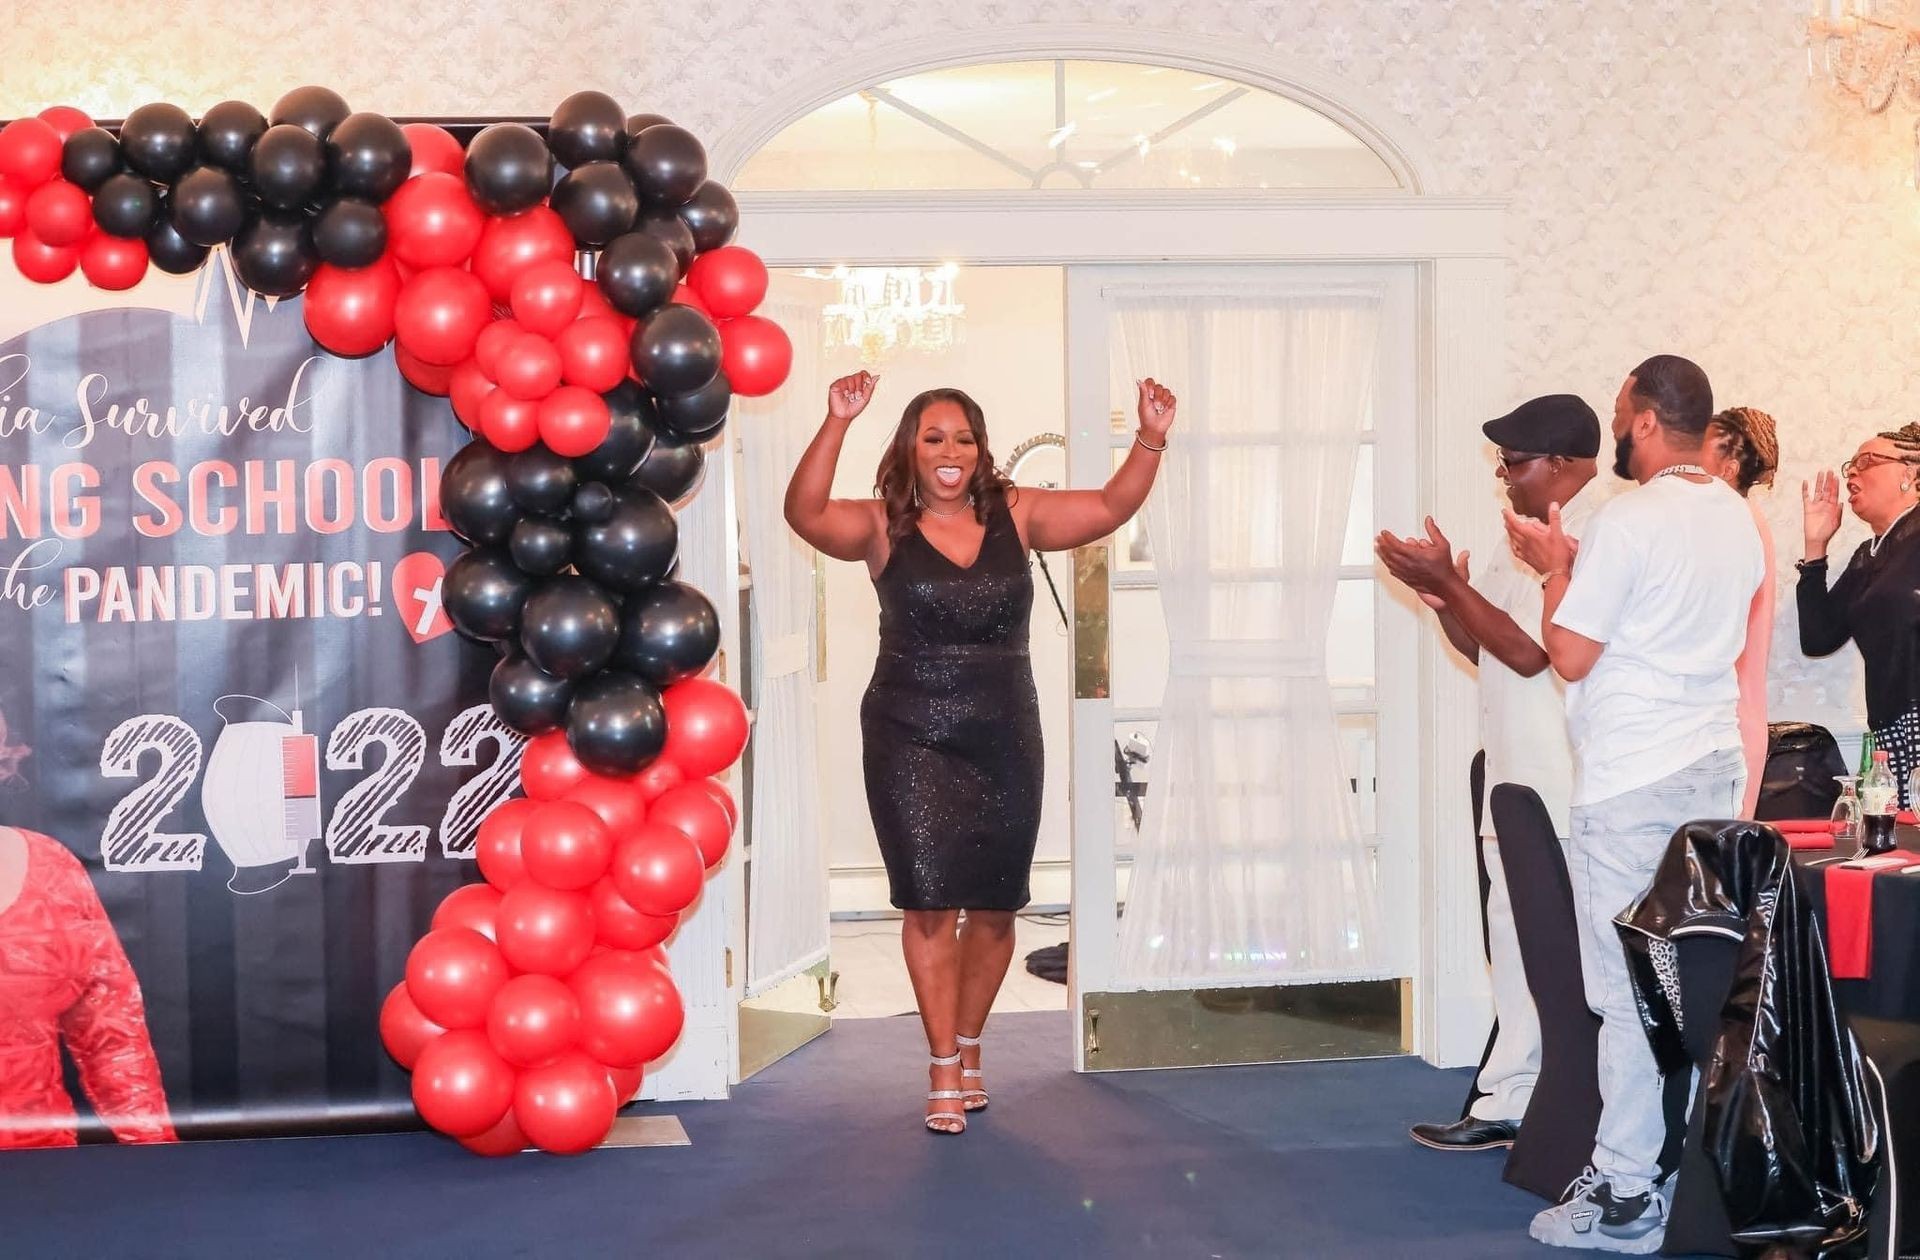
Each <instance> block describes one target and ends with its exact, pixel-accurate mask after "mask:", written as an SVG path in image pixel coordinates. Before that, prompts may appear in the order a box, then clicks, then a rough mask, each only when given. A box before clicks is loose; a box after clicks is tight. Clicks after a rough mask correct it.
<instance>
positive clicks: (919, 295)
mask: <svg viewBox="0 0 1920 1260" xmlns="http://www.w3.org/2000/svg"><path fill="white" fill-rule="evenodd" d="M805 274H807V275H810V276H813V277H815V278H818V279H827V280H833V281H835V282H836V283H838V284H839V286H840V300H839V301H837V302H830V303H828V304H827V305H826V306H824V307H822V308H821V311H820V314H821V318H822V321H823V326H824V333H825V339H826V345H827V348H828V349H829V350H835V349H853V350H856V351H858V352H859V354H860V357H861V359H862V360H863V361H864V362H867V363H870V364H871V363H879V362H882V361H883V360H886V359H889V358H892V357H893V356H895V355H897V354H900V353H902V352H909V351H911V352H920V353H938V352H941V351H945V350H949V349H952V348H953V347H954V346H956V345H958V344H960V340H961V326H960V321H961V318H962V317H963V316H964V315H965V314H966V311H967V308H966V307H965V306H963V305H961V303H960V302H958V301H957V300H955V298H954V282H955V280H956V279H957V278H958V276H959V274H960V268H958V267H957V266H955V265H954V264H952V263H948V264H946V265H945V266H941V267H933V268H922V267H835V268H834V269H833V270H832V271H830V272H819V271H810V272H807V273H805Z"/></svg>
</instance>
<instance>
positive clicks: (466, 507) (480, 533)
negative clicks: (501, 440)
mask: <svg viewBox="0 0 1920 1260" xmlns="http://www.w3.org/2000/svg"><path fill="white" fill-rule="evenodd" d="M440 513H441V515H442V516H444V517H446V518H447V527H448V528H449V529H451V530H452V531H453V533H454V536H455V537H457V538H459V539H460V540H461V541H462V542H465V543H468V544H470V545H472V546H475V547H491V546H498V545H499V544H501V543H504V542H506V541H507V536H508V535H509V534H510V533H512V532H513V526H514V522H515V521H518V520H519V519H520V509H519V508H518V507H517V506H515V504H514V502H513V493H512V491H511V490H509V489H508V486H507V456H506V455H505V454H503V453H502V452H501V451H499V450H497V449H495V448H494V447H492V446H489V445H488V444H487V443H485V442H480V441H474V442H469V443H467V444H466V445H465V446H463V447H461V448H460V450H459V451H458V453H456V454H455V455H454V457H453V458H452V459H450V460H448V461H447V466H446V468H445V469H444V470H443V471H442V472H441V474H440Z"/></svg>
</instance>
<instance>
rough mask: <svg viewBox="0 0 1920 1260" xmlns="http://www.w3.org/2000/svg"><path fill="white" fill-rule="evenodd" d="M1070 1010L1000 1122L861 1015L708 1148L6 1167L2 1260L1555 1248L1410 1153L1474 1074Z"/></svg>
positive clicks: (718, 1106) (415, 1137) (1006, 1061)
mask: <svg viewBox="0 0 1920 1260" xmlns="http://www.w3.org/2000/svg"><path fill="white" fill-rule="evenodd" d="M1067 1035H1068V1032H1067V1023H1066V1016H1065V1014H1064V1013H1062V1014H1053V1013H1047V1014H1014V1015H1004V1016H997V1017H996V1018H995V1019H994V1022H993V1025H992V1027H991V1028H990V1029H989V1030H988V1042H987V1047H988V1048H987V1072H988V1077H987V1079H988V1084H989V1085H990V1087H991V1088H992V1091H993V1105H992V1107H991V1108H990V1109H989V1110H988V1111H986V1112H985V1113H984V1114H982V1115H979V1116H977V1117H976V1118H975V1119H974V1121H973V1125H972V1128H971V1129H970V1130H969V1131H968V1132H967V1133H966V1134H965V1135H964V1136H961V1137H958V1138H938V1137H933V1136H930V1135H928V1134H926V1133H923V1132H922V1131H921V1130H920V1126H919V1122H918V1121H917V1120H916V1119H915V1114H916V1112H917V1110H918V1104H917V1103H916V1101H915V1100H916V1098H917V1096H918V1095H919V1093H920V1092H921V1091H923V1090H924V1089H925V1081H926V1076H925V1059H924V1054H925V1046H924V1043H923V1042H922V1040H921V1037H920V1031H919V1027H918V1024H917V1021H914V1020H912V1019H904V1018H902V1019H884V1020H856V1021H847V1022H844V1023H842V1024H840V1025H839V1026H838V1027H836V1028H835V1030H834V1031H833V1032H832V1033H831V1034H830V1035H828V1036H827V1037H825V1038H823V1039H822V1040H820V1041H817V1042H815V1043H814V1044H813V1045H811V1046H808V1047H807V1048H806V1049H804V1050H802V1051H800V1052H799V1053H798V1054H795V1055H793V1056H791V1057H790V1058H788V1059H786V1060H785V1061H783V1062H781V1063H779V1064H776V1065H775V1066H773V1067H772V1068H769V1069H768V1070H767V1071H765V1072H763V1073H762V1074H761V1075H759V1076H758V1077H756V1078H754V1079H753V1080H752V1081H749V1082H748V1083H747V1084H745V1085H743V1086H741V1087H740V1088H739V1089H738V1090H737V1091H735V1094H734V1097H733V1099H732V1100H730V1101H728V1102H721V1103H681V1104H672V1105H666V1104H662V1105H657V1106H654V1107H653V1108H652V1109H653V1110H657V1111H661V1112H665V1113H670V1114H673V1115H677V1116H679V1117H680V1119H681V1121H682V1122H683V1123H684V1124H685V1125H686V1128H687V1132H688V1134H689V1135H690V1136H691V1137H692V1139H693V1145H692V1147H690V1148H685V1147H683V1148H663V1149H640V1150H607V1151H596V1152H593V1153H591V1154H589V1155H586V1156H583V1157H581V1158H578V1159H553V1158H548V1157H544V1156H535V1155H522V1156H519V1157H517V1158H514V1159H511V1160H504V1161H497V1160H480V1159H476V1158H474V1157H472V1156H469V1155H467V1154H466V1153H465V1152H464V1151H462V1150H460V1149H459V1148H458V1147H456V1146H454V1145H453V1144H452V1143H450V1142H446V1141H444V1140H441V1139H438V1138H435V1137H432V1136H429V1135H425V1134H395V1135H383V1136H378V1137H363V1138H318V1139H303V1140H297V1141H278V1142H274V1141H260V1142H204V1143H187V1144H182V1145H179V1146H175V1147H167V1148H145V1149H133V1148H121V1147H112V1146H97V1147H85V1148H81V1149H78V1150H71V1151H25V1152H15V1153H10V1154H5V1155H0V1255H4V1256H6V1257H7V1258H8V1260H28V1258H32V1260H38V1258H40V1257H69V1256H87V1257H92V1256H115V1257H119V1256H140V1257H149V1256H151V1257H174V1256H178V1257H195V1258H199V1257H226V1256H235V1257H239V1256H245V1257H274V1258H276V1260H280V1258H287V1260H292V1258H295V1257H324V1258H326V1260H350V1258H351V1260H358V1258H359V1257H362V1256H382V1257H389V1256H391V1257H413V1256H421V1257H495V1256H501V1257H504V1256H541V1257H548V1256H565V1257H600V1256H611V1257H629V1256H631V1257H641V1256H645V1257H653V1256H666V1257H676V1258H677V1257H683V1256H687V1257H707V1256H712V1257H725V1258H727V1260H745V1258H749V1257H751V1258H758V1257H786V1256H835V1257H890V1258H891V1257H907V1256H912V1257H949V1256H950V1257H955V1258H956V1260H958V1258H964V1260H982V1258H990V1257H998V1256H1048V1257H1054V1256H1088V1257H1112V1256H1177V1257H1186V1256H1192V1257H1202V1258H1205V1257H1215V1256H1220V1257H1224V1256H1288V1257H1294V1256H1297V1257H1313V1258H1315V1260H1319V1258H1322V1257H1326V1258H1346V1257H1353V1258H1355V1260H1358V1258H1360V1257H1366V1258H1367V1260H1382V1258H1388V1257H1416V1256H1417V1257H1422V1258H1423V1260H1426V1258H1442V1257H1462V1258H1465V1257H1473V1258H1474V1260H1494V1258H1497V1257H1504V1256H1535V1257H1539V1256H1549V1255H1553V1254H1561V1253H1554V1252H1551V1251H1550V1250H1549V1249H1547V1248H1544V1247H1540V1246H1538V1245H1537V1244H1535V1243H1533V1242H1531V1241H1529V1240H1528V1238H1527V1236H1526V1227H1527V1220H1528V1217H1529V1216H1530V1215H1531V1214H1532V1213H1533V1212H1534V1211H1535V1210H1537V1209H1538V1208H1539V1207H1540V1206H1541V1204H1540V1202H1539V1201H1538V1200H1536V1199H1533V1198H1532V1197H1530V1196H1528V1195H1526V1194H1524V1193H1522V1192H1520V1191H1518V1190H1515V1189H1513V1188H1512V1187H1510V1186H1508V1185H1506V1184H1504V1183H1503V1182H1502V1181H1501V1180H1500V1166H1501V1159H1502V1157H1501V1156H1499V1155H1478V1154H1475V1155H1458V1154H1441V1153H1438V1152H1433V1151H1428V1150H1425V1149H1423V1148H1420V1147H1416V1146H1415V1145H1414V1144H1413V1143H1412V1142H1411V1141H1410V1140H1408V1138H1407V1137H1406V1128H1407V1125H1408V1124H1409V1123H1412V1122H1414V1121H1417V1120H1430V1119H1448V1118H1450V1117H1451V1116H1453V1115H1454V1114H1457V1112H1458V1109H1459V1105H1460V1099H1461V1098H1462V1096H1463V1095H1464V1093H1465V1089H1466V1079H1465V1076H1464V1074H1463V1073H1460V1072H1440V1071H1436V1070H1434V1069H1432V1068H1429V1067H1427V1066H1425V1065H1424V1064H1422V1063H1420V1062H1419V1061H1418V1060H1413V1059H1385V1060H1371V1061H1364V1062H1351V1063H1315V1064H1294V1065H1287V1066H1276V1067H1248V1068H1221V1069H1214V1070H1209V1071H1188V1072H1139V1073H1125V1074H1114V1075H1106V1076H1099V1077H1090V1076H1076V1075H1074V1074H1073V1073H1071V1072H1070V1071H1068V1069H1067V1066H1066V1055H1067Z"/></svg>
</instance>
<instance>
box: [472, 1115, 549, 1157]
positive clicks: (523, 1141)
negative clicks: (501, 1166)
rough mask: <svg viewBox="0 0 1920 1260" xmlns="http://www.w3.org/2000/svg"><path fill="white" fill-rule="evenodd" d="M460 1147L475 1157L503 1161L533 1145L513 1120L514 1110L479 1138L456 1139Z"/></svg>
mask: <svg viewBox="0 0 1920 1260" xmlns="http://www.w3.org/2000/svg"><path fill="white" fill-rule="evenodd" d="M456 1140H457V1141H458V1142H459V1143H460V1145H462V1146H464V1147H466V1148H467V1149H468V1150H470V1151H472V1152H473V1153H474V1154H475V1155H485V1156H487V1157H488V1158H491V1159H501V1158H504V1157H505V1156H508V1155H518V1154H519V1153H520V1152H521V1151H524V1150H526V1149H527V1147H528V1146H530V1145H532V1144H531V1143H530V1142H528V1141H527V1135H526V1134H524V1133H522V1132H521V1131H520V1123H519V1121H517V1120H515V1119H514V1118H513V1110H512V1108H508V1110H507V1114H506V1115H504V1116H501V1117H500V1123H499V1124H496V1125H494V1126H493V1127H492V1128H491V1129H488V1130H487V1131H486V1132H485V1133H482V1134H480V1135H479V1136H477V1137H463V1138H458V1139H456Z"/></svg>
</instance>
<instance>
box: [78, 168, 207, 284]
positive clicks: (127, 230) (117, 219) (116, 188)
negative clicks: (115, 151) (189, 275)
mask: <svg viewBox="0 0 1920 1260" xmlns="http://www.w3.org/2000/svg"><path fill="white" fill-rule="evenodd" d="M159 206H160V198H159V195H158V194H157V193H155V192H154V190H153V184H152V183H150V182H149V181H148V179H147V177H146V176H145V175H135V174H133V173H132V172H131V171H121V172H120V173H119V174H118V175H110V176H108V177H107V181H106V182H105V183H103V184H101V185H100V187H99V188H98V189H97V190H96V191H95V192H94V194H93V221H94V222H95V223H98V224H99V225H100V230H101V231H102V232H105V233H106V234H107V235H109V236H119V237H124V238H126V239H127V240H130V241H131V240H137V239H138V238H140V237H143V236H145V235H146V234H147V229H149V228H151V227H152V226H153V216H154V211H155V210H157V209H158V208H159ZM200 252H201V254H202V256H204V255H205V254H206V251H205V250H201V251H200ZM156 261H157V260H156ZM199 265H200V264H199V263H198V262H196V263H194V266H195V267H197V266H199ZM192 269H193V268H191V267H189V268H188V270H189V271H191V270H192Z"/></svg>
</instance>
